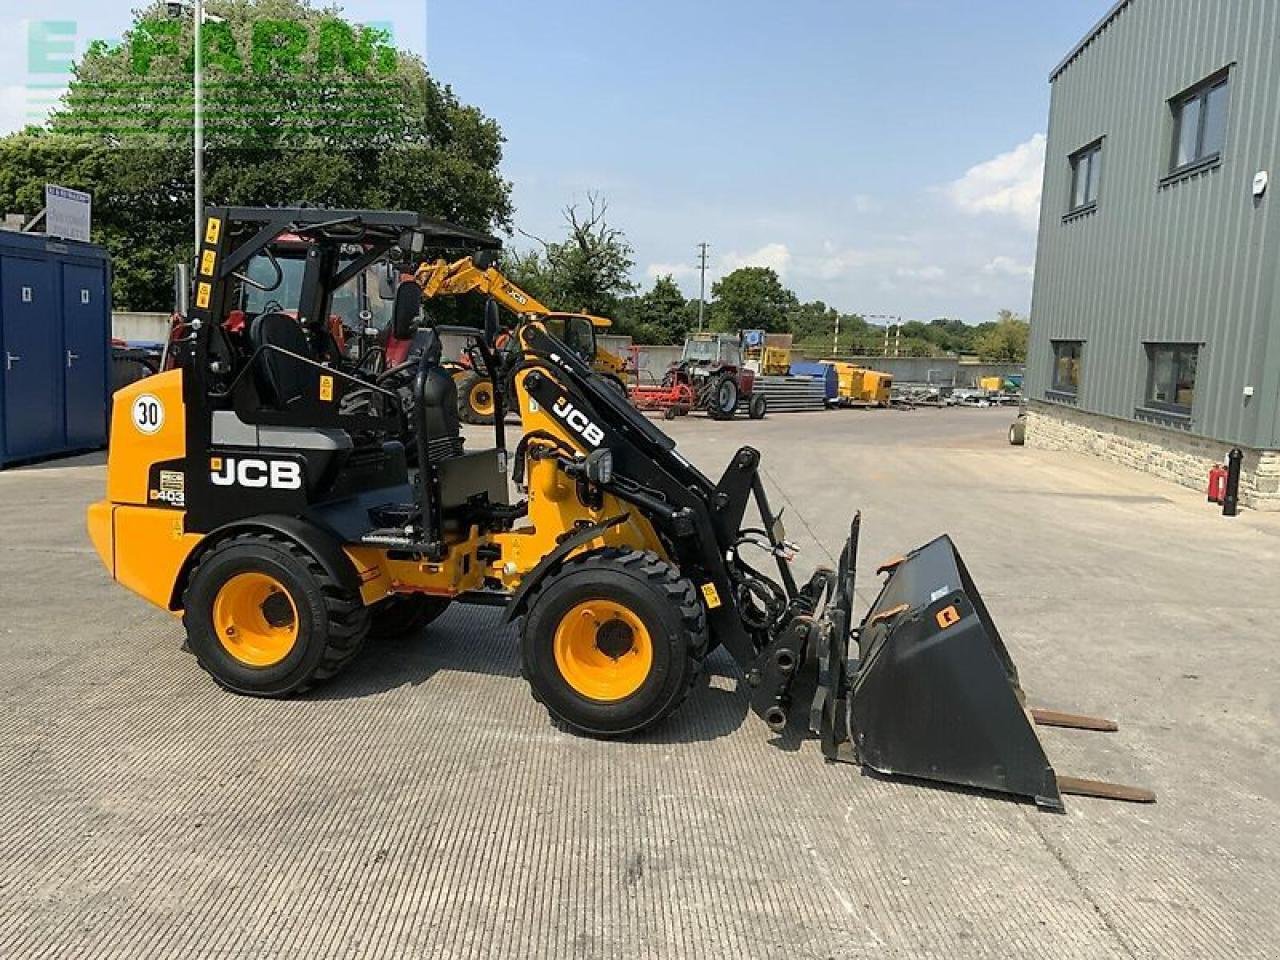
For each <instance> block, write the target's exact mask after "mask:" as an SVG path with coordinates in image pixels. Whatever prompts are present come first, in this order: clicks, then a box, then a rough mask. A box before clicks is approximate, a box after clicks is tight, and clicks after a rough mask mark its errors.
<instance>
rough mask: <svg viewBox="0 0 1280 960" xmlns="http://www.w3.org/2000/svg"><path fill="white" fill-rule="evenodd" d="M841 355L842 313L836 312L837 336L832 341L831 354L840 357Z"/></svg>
mask: <svg viewBox="0 0 1280 960" xmlns="http://www.w3.org/2000/svg"><path fill="white" fill-rule="evenodd" d="M839 355H840V314H839V313H838V312H837V313H836V336H835V339H834V340H832V341H831V356H832V357H838V356H839Z"/></svg>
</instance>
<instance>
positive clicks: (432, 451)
mask: <svg viewBox="0 0 1280 960" xmlns="http://www.w3.org/2000/svg"><path fill="white" fill-rule="evenodd" d="M414 341H415V343H414V347H415V349H417V348H418V346H419V344H420V345H421V352H420V353H419V358H420V359H422V358H425V361H426V366H427V369H426V371H425V376H426V383H425V384H424V389H423V397H422V399H423V410H422V418H421V419H420V420H419V425H420V426H422V427H425V433H424V436H425V438H426V441H427V456H428V458H429V459H430V460H432V461H436V460H440V459H443V458H445V457H451V456H457V455H459V454H461V453H462V442H461V436H462V430H461V425H460V424H459V422H458V387H457V384H455V383H454V382H453V377H451V376H449V374H448V372H447V371H446V370H445V369H444V367H442V366H440V355H441V344H440V338H439V336H438V335H437V334H436V332H435V331H434V330H419V331H418V333H417V335H416V336H415V338H414Z"/></svg>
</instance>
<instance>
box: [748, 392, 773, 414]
mask: <svg viewBox="0 0 1280 960" xmlns="http://www.w3.org/2000/svg"><path fill="white" fill-rule="evenodd" d="M768 412H769V401H768V400H767V399H766V398H765V395H764V394H763V393H753V394H752V395H751V402H750V403H749V404H747V416H749V417H750V418H751V419H752V420H763V419H764V415H765V414H766V413H768Z"/></svg>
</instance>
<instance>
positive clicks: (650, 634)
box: [521, 549, 707, 737]
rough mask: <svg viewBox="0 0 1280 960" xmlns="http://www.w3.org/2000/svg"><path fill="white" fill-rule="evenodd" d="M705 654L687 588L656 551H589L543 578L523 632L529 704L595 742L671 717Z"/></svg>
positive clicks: (702, 622) (701, 626)
mask: <svg viewBox="0 0 1280 960" xmlns="http://www.w3.org/2000/svg"><path fill="white" fill-rule="evenodd" d="M706 652H707V622H706V614H705V612H704V611H703V608H702V604H701V603H700V602H699V600H698V596H697V593H696V591H695V590H694V586H693V584H692V583H690V582H689V581H688V580H686V579H684V578H683V577H681V576H680V574H679V572H678V571H677V570H676V569H675V568H674V567H672V566H671V565H670V564H669V563H667V562H666V561H665V560H663V559H662V558H660V557H659V556H658V555H657V554H654V553H648V552H639V551H634V550H626V549H605V550H600V551H597V552H594V553H590V554H587V555H585V556H583V557H580V558H578V559H575V560H573V561H570V562H569V563H567V564H566V565H565V566H564V567H563V568H562V569H561V570H560V571H559V572H557V573H555V574H553V575H552V576H551V577H549V578H548V579H547V580H546V581H545V582H544V583H543V584H542V585H541V586H540V587H539V588H538V592H537V594H536V595H535V597H534V599H533V601H532V603H531V604H530V607H529V612H528V614H527V615H526V616H525V620H524V626H523V630H522V633H521V662H522V670H523V673H524V676H525V679H526V680H528V682H529V686H530V688H531V689H532V692H533V695H534V697H536V698H537V699H538V700H540V701H541V702H542V704H543V705H544V706H545V707H546V708H547V711H548V712H549V713H550V714H551V716H552V717H553V718H554V719H556V720H558V721H560V722H562V723H564V724H566V725H567V726H569V727H571V728H573V729H575V730H577V731H579V732H581V733H585V734H589V735H592V736H600V737H610V736H619V735H623V734H628V733H634V732H636V731H639V730H643V729H645V728H647V727H651V726H653V725H654V724H656V723H657V722H659V721H660V720H662V719H663V718H664V717H666V716H668V715H669V714H671V713H672V712H673V711H674V710H675V709H676V708H677V707H678V706H679V705H680V704H681V702H682V701H683V700H684V698H685V696H686V695H687V694H688V693H689V690H690V689H691V688H692V686H693V684H694V681H695V680H696V679H697V677H698V674H699V672H700V671H701V669H702V660H703V657H705V656H706Z"/></svg>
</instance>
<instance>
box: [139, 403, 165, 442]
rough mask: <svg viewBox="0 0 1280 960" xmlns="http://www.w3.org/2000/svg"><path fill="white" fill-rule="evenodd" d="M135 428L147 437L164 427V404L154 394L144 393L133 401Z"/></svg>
mask: <svg viewBox="0 0 1280 960" xmlns="http://www.w3.org/2000/svg"><path fill="white" fill-rule="evenodd" d="M132 415H133V426H134V428H135V429H137V431H138V432H139V433H144V434H146V435H147V436H151V435H152V434H155V433H159V432H160V428H161V427H163V426H164V404H163V403H161V402H160V398H159V397H157V396H156V395H155V394H154V393H144V394H142V395H141V396H139V397H138V398H137V399H136V400H134V401H133V410H132Z"/></svg>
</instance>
